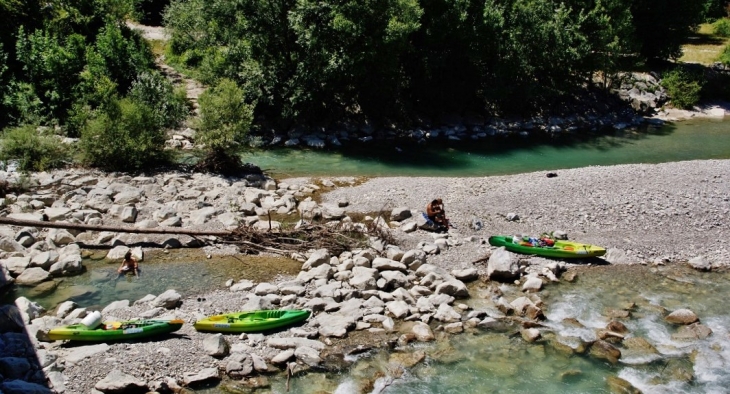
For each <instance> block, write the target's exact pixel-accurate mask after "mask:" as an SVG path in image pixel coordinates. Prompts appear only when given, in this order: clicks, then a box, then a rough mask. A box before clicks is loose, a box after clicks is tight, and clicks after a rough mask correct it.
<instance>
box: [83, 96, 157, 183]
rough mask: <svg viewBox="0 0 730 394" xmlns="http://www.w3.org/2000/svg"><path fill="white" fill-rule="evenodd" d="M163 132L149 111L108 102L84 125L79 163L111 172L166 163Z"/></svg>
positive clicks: (141, 106) (138, 105) (134, 103)
mask: <svg viewBox="0 0 730 394" xmlns="http://www.w3.org/2000/svg"><path fill="white" fill-rule="evenodd" d="M164 143H165V133H164V131H163V130H162V129H160V128H159V127H157V124H156V121H155V117H154V114H153V112H152V110H151V109H150V108H149V107H148V106H147V105H146V104H144V103H140V102H137V101H134V100H132V99H128V98H123V99H112V100H110V101H109V102H107V103H106V104H105V106H104V107H103V109H101V110H98V111H96V112H95V113H94V116H93V117H92V118H91V119H90V120H89V121H88V122H86V123H85V125H84V128H83V130H82V132H81V140H80V146H81V155H82V158H81V160H82V162H83V163H84V164H87V165H91V166H94V167H99V168H102V169H106V170H112V171H139V170H144V169H149V168H152V167H154V166H157V165H160V164H164V163H167V162H168V160H169V154H168V153H167V152H166V151H165V150H164Z"/></svg>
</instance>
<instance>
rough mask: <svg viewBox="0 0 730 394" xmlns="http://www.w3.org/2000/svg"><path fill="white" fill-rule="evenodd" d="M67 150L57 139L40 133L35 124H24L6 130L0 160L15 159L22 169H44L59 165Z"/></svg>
mask: <svg viewBox="0 0 730 394" xmlns="http://www.w3.org/2000/svg"><path fill="white" fill-rule="evenodd" d="M66 158H67V151H66V149H65V148H64V146H63V145H62V144H60V143H59V141H58V139H57V138H56V137H53V136H47V135H42V134H40V133H39V132H38V131H37V130H36V126H32V125H26V126H22V127H15V128H12V129H9V130H6V131H5V133H4V135H3V140H2V145H1V149H0V161H2V162H5V163H7V162H8V161H11V160H17V163H18V169H20V170H22V171H45V170H48V169H51V168H58V167H61V166H62V165H63V164H64V163H65V160H66Z"/></svg>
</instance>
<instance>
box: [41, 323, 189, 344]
mask: <svg viewBox="0 0 730 394" xmlns="http://www.w3.org/2000/svg"><path fill="white" fill-rule="evenodd" d="M182 325H183V321H182V320H179V319H176V320H131V321H121V322H119V321H115V322H104V323H102V324H101V325H100V326H98V327H96V328H89V327H87V326H85V325H83V324H72V325H70V326H64V327H56V328H54V329H52V330H50V331H49V332H48V337H49V338H50V339H51V340H54V341H62V340H70V341H86V342H107V341H120V340H125V339H138V338H147V337H153V336H155V335H160V334H167V333H171V332H173V331H177V330H179V329H180V327H182Z"/></svg>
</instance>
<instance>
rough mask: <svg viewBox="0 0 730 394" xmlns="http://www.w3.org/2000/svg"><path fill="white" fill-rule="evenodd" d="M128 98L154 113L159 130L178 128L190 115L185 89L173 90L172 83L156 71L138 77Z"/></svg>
mask: <svg viewBox="0 0 730 394" xmlns="http://www.w3.org/2000/svg"><path fill="white" fill-rule="evenodd" d="M128 97H129V98H131V99H132V100H135V101H136V102H138V103H141V104H144V105H145V106H147V108H149V109H150V110H151V111H152V116H153V118H154V121H155V127H156V128H159V129H163V128H172V127H177V126H178V125H180V123H181V122H182V121H183V120H184V119H185V117H186V116H187V114H188V108H187V104H186V92H185V89H184V88H183V89H178V90H177V91H175V90H173V87H172V84H170V81H168V80H167V79H166V78H165V77H164V76H162V74H160V73H159V72H156V71H154V72H144V73H142V74H140V75H139V76H137V79H136V80H135V81H134V82H132V87H131V89H130V90H129V95H128Z"/></svg>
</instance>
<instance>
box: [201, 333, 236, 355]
mask: <svg viewBox="0 0 730 394" xmlns="http://www.w3.org/2000/svg"><path fill="white" fill-rule="evenodd" d="M230 348H231V345H230V344H229V343H228V340H226V338H225V337H224V336H223V334H215V335H208V336H206V337H205V339H203V350H204V351H205V354H207V355H209V356H212V357H225V356H227V355H228V351H229V350H230Z"/></svg>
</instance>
